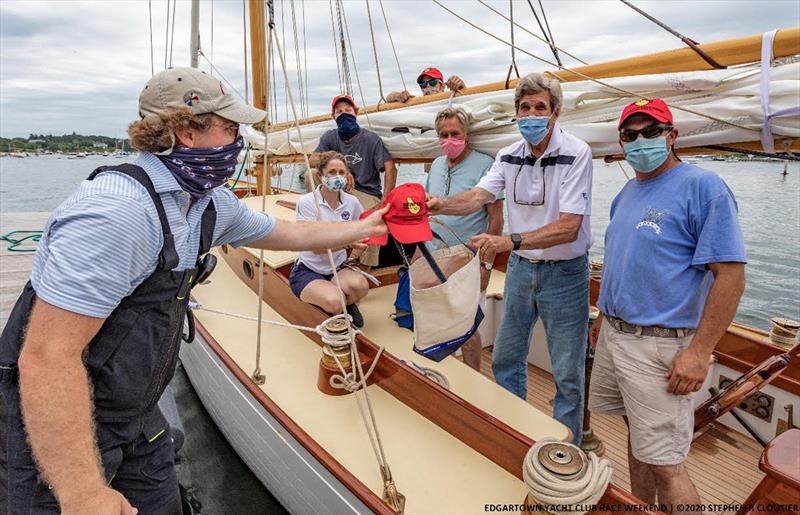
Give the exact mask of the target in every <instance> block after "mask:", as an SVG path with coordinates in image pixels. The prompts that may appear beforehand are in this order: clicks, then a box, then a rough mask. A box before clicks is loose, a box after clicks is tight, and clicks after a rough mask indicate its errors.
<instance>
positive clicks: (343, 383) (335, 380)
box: [328, 315, 384, 393]
mask: <svg viewBox="0 0 800 515" xmlns="http://www.w3.org/2000/svg"><path fill="white" fill-rule="evenodd" d="M337 316H341V315H337ZM383 349H384V347H380V348H379V349H378V352H376V353H375V359H374V360H373V361H372V365H370V367H369V370H367V372H366V373H365V374H364V381H363V384H366V383H367V380H368V379H369V376H371V375H372V371H373V370H375V366H376V365H377V364H378V359H380V357H381V354H383ZM355 368H356V367H353V368H352V369H351V370H350V372H347V373H346V374H344V375H343V376H342V375H338V374H334V375H332V376H331V378H330V379H329V380H328V384H329V385H331V387H333V388H339V389H343V390H347V391H348V392H350V393H352V392H354V391H356V390H358V389H359V388H361V387H362V386H363V385H362V381H359V380H357V379H356V374H355V372H353V371H354V370H355Z"/></svg>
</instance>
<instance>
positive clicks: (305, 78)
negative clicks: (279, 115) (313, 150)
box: [300, 0, 308, 116]
mask: <svg viewBox="0 0 800 515" xmlns="http://www.w3.org/2000/svg"><path fill="white" fill-rule="evenodd" d="M300 7H301V8H302V12H303V18H302V20H303V84H305V86H306V116H308V47H307V46H306V43H307V42H308V40H307V39H306V0H300Z"/></svg>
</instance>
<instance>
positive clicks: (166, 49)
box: [164, 0, 177, 70]
mask: <svg viewBox="0 0 800 515" xmlns="http://www.w3.org/2000/svg"><path fill="white" fill-rule="evenodd" d="M175 1H177V0H175ZM169 2H170V0H167V24H166V25H165V26H164V37H165V39H164V69H165V70H166V69H167V54H168V53H169Z"/></svg>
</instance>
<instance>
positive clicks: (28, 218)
mask: <svg viewBox="0 0 800 515" xmlns="http://www.w3.org/2000/svg"><path fill="white" fill-rule="evenodd" d="M49 217H50V213H48V212H42V211H34V212H25V213H0V234H6V233H8V232H10V231H15V230H41V229H44V225H45V223H47V219H48V218H49ZM25 248H35V244H32V245H25ZM33 256H34V253H33V252H12V251H9V250H8V244H7V242H0V330H2V328H3V327H5V325H6V320H8V315H9V314H10V313H11V309H12V308H13V307H14V303H15V302H16V301H17V297H18V296H19V293H20V292H21V291H22V288H23V287H24V286H25V283H26V282H28V278H29V277H30V275H31V267H32V266H33Z"/></svg>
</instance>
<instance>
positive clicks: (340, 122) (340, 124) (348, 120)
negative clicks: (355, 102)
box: [336, 113, 361, 140]
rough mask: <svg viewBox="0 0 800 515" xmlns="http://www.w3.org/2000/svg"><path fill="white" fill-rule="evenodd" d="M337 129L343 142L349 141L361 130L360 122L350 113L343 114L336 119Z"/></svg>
mask: <svg viewBox="0 0 800 515" xmlns="http://www.w3.org/2000/svg"><path fill="white" fill-rule="evenodd" d="M336 127H337V130H338V131H339V136H341V138H342V139H343V140H349V139H350V138H352V137H353V136H355V135H356V134H358V131H360V130H361V127H359V126H358V120H357V119H356V117H355V116H354V115H352V114H350V113H342V114H340V115H339V116H337V117H336Z"/></svg>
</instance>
